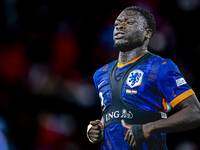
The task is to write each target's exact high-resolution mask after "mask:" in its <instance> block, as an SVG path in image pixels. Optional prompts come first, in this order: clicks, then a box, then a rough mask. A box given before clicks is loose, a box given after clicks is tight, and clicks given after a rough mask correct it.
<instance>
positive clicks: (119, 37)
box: [114, 33, 125, 39]
mask: <svg viewBox="0 0 200 150" xmlns="http://www.w3.org/2000/svg"><path fill="white" fill-rule="evenodd" d="M124 36H125V35H124V33H116V34H115V35H114V38H115V39H121V38H123V37H124Z"/></svg>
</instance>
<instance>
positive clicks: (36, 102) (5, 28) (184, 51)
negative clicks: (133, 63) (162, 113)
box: [0, 0, 200, 150]
mask: <svg viewBox="0 0 200 150" xmlns="http://www.w3.org/2000/svg"><path fill="white" fill-rule="evenodd" d="M132 5H136V6H139V7H142V8H145V9H147V10H149V11H150V12H151V13H152V14H153V15H154V17H155V20H156V30H157V31H156V33H155V35H154V37H153V38H152V39H151V42H150V45H149V51H151V52H153V53H155V54H158V55H160V56H162V57H164V58H169V59H172V60H173V61H174V62H175V63H176V64H177V66H178V67H179V69H180V71H181V73H182V74H183V75H184V76H185V79H186V81H187V82H188V83H189V85H190V86H191V87H192V88H193V89H194V91H195V92H196V95H197V97H198V98H199V99H200V94H199V92H200V89H199V88H198V87H199V84H200V78H199V76H200V73H199V71H198V64H199V63H198V59H199V58H200V36H199V35H200V30H199V29H198V28H199V27H200V22H199V19H198V18H199V15H200V1H199V0H109V1H108V0H101V1H81V0H74V1H63V0H56V1H54V0H0V22H1V23H0V150H94V149H99V144H91V143H90V142H89V141H88V140H87V137H86V134H85V133H86V128H87V125H88V124H89V121H91V120H96V119H100V116H101V110H100V103H99V99H98V94H97V93H96V89H95V87H94V84H93V74H94V72H95V71H96V70H97V69H98V68H100V67H101V66H103V65H105V64H106V63H109V62H111V61H113V60H115V59H117V56H118V51H117V50H115V49H113V37H112V34H113V29H114V21H115V19H116V17H117V16H118V15H119V13H120V12H121V11H122V10H123V9H124V8H125V7H128V6H132ZM172 113H173V112H172ZM199 133H200V128H196V129H193V130H190V131H187V132H182V133H172V134H167V136H168V139H167V145H168V147H169V149H170V150H199V149H200V144H199V140H198V139H197V138H196V137H194V135H198V134H199Z"/></svg>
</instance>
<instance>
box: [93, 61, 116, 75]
mask: <svg viewBox="0 0 200 150" xmlns="http://www.w3.org/2000/svg"><path fill="white" fill-rule="evenodd" d="M115 62H116V61H113V62H111V63H108V64H106V65H104V66H103V67H101V68H99V69H98V70H97V71H96V72H95V73H94V76H93V77H94V78H97V77H98V76H101V75H103V74H106V73H109V71H110V69H111V68H112V66H113V65H114V63H115Z"/></svg>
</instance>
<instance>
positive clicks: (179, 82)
mask: <svg viewBox="0 0 200 150" xmlns="http://www.w3.org/2000/svg"><path fill="white" fill-rule="evenodd" d="M186 83H187V82H186V81H185V79H184V78H180V79H177V80H176V85H177V86H181V85H184V84H186Z"/></svg>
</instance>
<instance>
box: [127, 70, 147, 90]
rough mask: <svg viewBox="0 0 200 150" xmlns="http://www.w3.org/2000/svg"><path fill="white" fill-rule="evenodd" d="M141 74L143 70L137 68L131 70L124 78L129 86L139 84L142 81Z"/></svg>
mask: <svg viewBox="0 0 200 150" xmlns="http://www.w3.org/2000/svg"><path fill="white" fill-rule="evenodd" d="M143 74H144V72H142V71H141V70H138V69H137V70H133V71H132V72H130V74H129V76H128V78H127V80H126V83H127V84H128V86H130V87H131V88H134V87H136V86H139V85H140V84H141V83H142V77H143Z"/></svg>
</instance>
